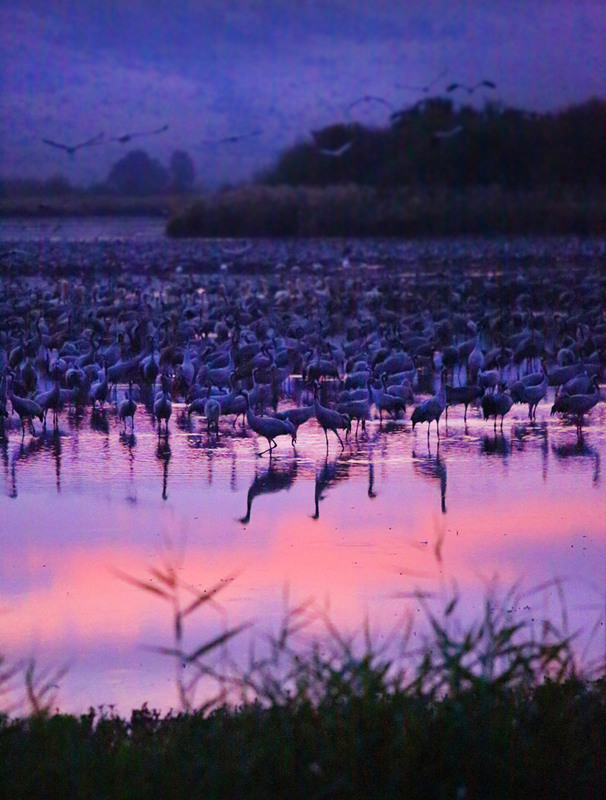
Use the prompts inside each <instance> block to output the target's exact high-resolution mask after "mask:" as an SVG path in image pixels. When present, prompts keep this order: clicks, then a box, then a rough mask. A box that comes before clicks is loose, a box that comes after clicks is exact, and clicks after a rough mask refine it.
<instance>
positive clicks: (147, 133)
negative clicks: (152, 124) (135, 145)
mask: <svg viewBox="0 0 606 800" xmlns="http://www.w3.org/2000/svg"><path fill="white" fill-rule="evenodd" d="M167 130H168V125H163V126H162V127H161V128H155V129H154V130H151V131H133V132H132V133H123V134H122V135H121V136H112V138H111V139H108V140H107V141H108V142H119V143H120V144H126V143H127V142H130V140H131V139H135V138H136V137H138V136H154V135H155V134H157V133H164V131H167Z"/></svg>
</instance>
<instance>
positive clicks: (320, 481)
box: [312, 456, 349, 519]
mask: <svg viewBox="0 0 606 800" xmlns="http://www.w3.org/2000/svg"><path fill="white" fill-rule="evenodd" d="M348 477H349V461H336V460H335V461H329V460H328V456H326V460H325V462H324V464H323V465H322V468H321V469H318V468H316V482H315V486H314V513H313V514H312V519H319V518H320V501H321V500H324V492H325V491H326V490H327V489H329V488H330V487H331V486H334V485H335V484H337V483H339V482H341V481H346V480H347V478H348Z"/></svg>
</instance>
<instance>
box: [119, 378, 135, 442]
mask: <svg viewBox="0 0 606 800" xmlns="http://www.w3.org/2000/svg"><path fill="white" fill-rule="evenodd" d="M136 410H137V404H136V402H135V401H134V400H133V382H132V380H130V381H129V382H128V389H127V390H126V392H125V394H124V400H123V401H122V402H121V403H120V405H119V406H118V417H119V418H120V419H121V420H122V421H123V422H124V430H125V431H126V420H127V419H128V418H129V417H130V423H131V432H134V430H135V412H136Z"/></svg>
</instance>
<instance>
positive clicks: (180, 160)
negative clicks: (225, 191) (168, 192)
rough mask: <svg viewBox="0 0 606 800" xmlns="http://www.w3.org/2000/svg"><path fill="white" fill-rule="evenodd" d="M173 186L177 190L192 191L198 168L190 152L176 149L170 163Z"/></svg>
mask: <svg viewBox="0 0 606 800" xmlns="http://www.w3.org/2000/svg"><path fill="white" fill-rule="evenodd" d="M168 169H169V172H170V181H171V188H172V189H173V190H174V191H176V192H191V190H192V189H193V186H194V180H195V177H196V168H195V167H194V162H193V161H192V159H191V156H190V155H189V153H186V152H185V151H184V150H175V151H174V152H173V154H172V156H171V157H170V163H169V167H168Z"/></svg>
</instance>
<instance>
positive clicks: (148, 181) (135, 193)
mask: <svg viewBox="0 0 606 800" xmlns="http://www.w3.org/2000/svg"><path fill="white" fill-rule="evenodd" d="M168 183H169V174H168V170H167V169H166V168H165V167H163V166H162V164H161V163H160V162H159V161H157V160H156V159H152V158H150V156H149V155H148V154H147V153H146V152H145V150H131V151H130V153H127V154H126V155H125V156H124V158H121V159H120V160H119V161H116V163H115V164H114V165H113V167H112V168H111V169H110V171H109V175H108V177H107V185H108V187H109V189H110V190H111V191H115V192H117V193H120V194H125V195H130V196H132V197H143V196H145V195H150V194H159V193H161V192H163V191H165V190H166V188H167V187H168Z"/></svg>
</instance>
